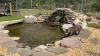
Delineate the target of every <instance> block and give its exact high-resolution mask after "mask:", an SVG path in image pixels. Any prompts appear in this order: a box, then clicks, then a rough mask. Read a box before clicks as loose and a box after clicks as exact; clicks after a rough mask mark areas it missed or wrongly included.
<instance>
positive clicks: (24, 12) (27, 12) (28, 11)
mask: <svg viewBox="0 0 100 56" xmlns="http://www.w3.org/2000/svg"><path fill="white" fill-rule="evenodd" d="M48 11H50V10H45V9H20V13H21V14H22V15H30V14H31V15H35V16H39V15H42V14H45V13H46V12H48Z"/></svg>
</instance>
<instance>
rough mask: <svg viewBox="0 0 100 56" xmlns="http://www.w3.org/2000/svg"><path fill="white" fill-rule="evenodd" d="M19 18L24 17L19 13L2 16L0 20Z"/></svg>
mask: <svg viewBox="0 0 100 56" xmlns="http://www.w3.org/2000/svg"><path fill="white" fill-rule="evenodd" d="M18 19H23V16H19V15H13V16H2V17H0V22H1V21H10V20H18Z"/></svg>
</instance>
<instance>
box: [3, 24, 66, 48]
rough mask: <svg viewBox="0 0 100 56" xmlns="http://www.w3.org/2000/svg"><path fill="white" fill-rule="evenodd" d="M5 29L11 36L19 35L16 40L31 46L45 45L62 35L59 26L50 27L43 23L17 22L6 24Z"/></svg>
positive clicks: (52, 42)
mask: <svg viewBox="0 0 100 56" xmlns="http://www.w3.org/2000/svg"><path fill="white" fill-rule="evenodd" d="M5 29H7V30H9V31H10V32H9V35H10V36H11V37H20V39H19V40H18V42H25V43H28V45H29V46H31V47H36V46H38V45H41V44H43V45H46V44H47V43H51V44H54V43H55V41H57V40H60V39H61V38H62V37H63V36H64V33H63V32H61V30H60V28H59V27H51V26H48V25H46V24H43V23H38V24H24V23H18V24H13V25H8V26H6V27H5Z"/></svg>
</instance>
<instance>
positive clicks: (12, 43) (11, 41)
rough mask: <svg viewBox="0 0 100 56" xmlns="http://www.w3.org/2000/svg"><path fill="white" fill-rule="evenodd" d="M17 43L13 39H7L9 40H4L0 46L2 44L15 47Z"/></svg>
mask: <svg viewBox="0 0 100 56" xmlns="http://www.w3.org/2000/svg"><path fill="white" fill-rule="evenodd" d="M17 44H18V43H17V42H15V41H13V40H9V41H6V42H3V43H1V44H0V46H4V47H17V46H16V45H17Z"/></svg>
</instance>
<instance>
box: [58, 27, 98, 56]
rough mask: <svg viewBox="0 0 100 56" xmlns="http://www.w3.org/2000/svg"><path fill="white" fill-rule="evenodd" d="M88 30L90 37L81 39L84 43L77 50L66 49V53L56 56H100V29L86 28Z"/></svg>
mask: <svg viewBox="0 0 100 56" xmlns="http://www.w3.org/2000/svg"><path fill="white" fill-rule="evenodd" d="M88 30H89V31H91V32H92V33H91V35H90V36H89V37H88V38H87V39H82V41H83V42H84V43H82V44H81V46H80V47H79V48H68V50H69V51H68V52H66V53H64V54H61V55H58V56H100V29H95V28H91V27H88ZM85 34H87V33H85ZM77 38H80V37H77Z"/></svg>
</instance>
